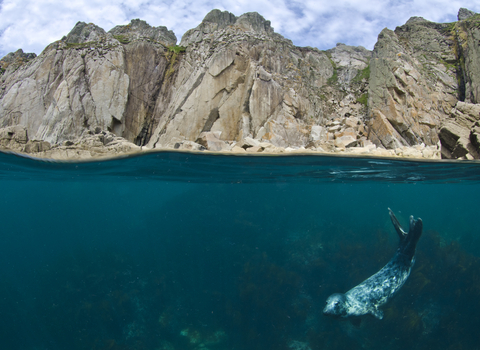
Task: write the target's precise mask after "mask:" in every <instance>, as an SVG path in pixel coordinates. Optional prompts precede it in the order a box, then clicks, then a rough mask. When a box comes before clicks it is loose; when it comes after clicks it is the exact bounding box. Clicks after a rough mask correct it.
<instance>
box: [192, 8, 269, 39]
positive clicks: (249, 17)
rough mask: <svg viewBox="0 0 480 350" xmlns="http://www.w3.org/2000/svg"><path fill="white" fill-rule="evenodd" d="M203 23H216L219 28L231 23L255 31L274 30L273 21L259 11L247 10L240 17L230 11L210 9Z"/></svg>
mask: <svg viewBox="0 0 480 350" xmlns="http://www.w3.org/2000/svg"><path fill="white" fill-rule="evenodd" d="M202 23H214V24H217V25H218V27H217V29H221V28H224V27H226V26H229V25H235V26H237V27H241V28H243V29H245V30H251V31H255V32H267V33H270V32H273V28H272V27H271V22H270V21H267V20H266V19H265V18H263V16H262V15H260V14H259V13H257V12H247V13H244V14H243V15H241V16H240V17H237V16H235V15H234V14H233V13H230V12H228V11H223V12H222V11H220V10H217V9H215V10H212V11H210V12H209V13H208V14H207V15H206V16H205V18H204V19H203V21H202Z"/></svg>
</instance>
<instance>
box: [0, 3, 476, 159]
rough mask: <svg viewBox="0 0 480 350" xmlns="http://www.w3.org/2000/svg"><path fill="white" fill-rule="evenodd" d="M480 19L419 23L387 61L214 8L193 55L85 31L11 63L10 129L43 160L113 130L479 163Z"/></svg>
mask: <svg viewBox="0 0 480 350" xmlns="http://www.w3.org/2000/svg"><path fill="white" fill-rule="evenodd" d="M479 17H480V16H479V15H476V14H474V13H472V12H471V11H468V10H465V9H461V10H460V11H459V14H458V18H459V21H458V22H455V23H447V24H439V23H433V22H429V21H427V20H425V19H423V18H421V17H413V18H411V19H410V20H409V21H408V22H407V23H406V24H405V25H403V26H400V27H397V28H396V29H395V31H391V30H389V29H384V30H383V31H382V32H381V33H380V35H379V37H378V42H377V44H376V45H375V48H374V50H373V52H371V51H369V50H366V49H365V48H363V47H352V46H347V45H344V44H337V46H336V47H335V48H332V49H330V50H327V51H320V50H318V49H315V48H311V47H296V46H294V45H293V44H292V42H291V41H290V40H288V39H285V38H284V37H282V36H281V35H279V34H277V33H275V32H274V29H273V28H272V27H271V23H270V21H268V20H265V19H264V18H263V17H262V16H261V15H259V14H258V13H246V14H244V15H241V16H239V17H237V16H235V15H233V14H231V13H229V12H222V11H219V10H213V11H211V12H210V13H209V14H208V15H207V16H206V17H205V19H204V20H203V21H202V23H200V24H199V26H198V27H196V28H194V29H191V30H189V31H187V32H186V33H185V35H184V36H183V38H182V40H181V42H180V45H179V46H177V45H176V42H177V39H176V37H175V35H174V34H173V32H172V31H169V30H167V28H165V27H151V26H149V25H148V24H147V23H146V22H145V21H141V20H138V19H137V20H132V21H131V23H130V24H128V25H125V26H117V27H115V28H113V29H112V30H110V31H109V32H105V31H104V30H103V29H102V28H100V27H98V26H96V25H94V24H86V23H83V22H78V23H77V24H76V25H75V27H74V28H73V29H72V31H71V32H70V33H69V34H68V35H67V36H65V37H64V38H63V39H62V40H60V41H58V42H55V43H52V44H51V45H49V46H48V47H47V48H45V50H44V51H43V52H42V53H41V54H40V55H39V56H38V57H36V56H35V55H34V54H25V53H23V51H21V50H19V51H17V52H15V53H11V54H8V55H7V56H5V57H4V58H3V59H2V60H0V73H1V75H0V83H1V86H0V127H2V128H4V129H2V130H10V129H8V128H14V129H15V128H18V127H21V128H23V129H22V130H25V139H26V140H27V141H26V142H29V141H28V139H32V140H35V141H32V142H34V143H35V145H32V146H29V147H27V149H29V150H42V151H41V152H45V150H44V149H45V148H46V147H47V145H46V144H40V143H39V142H47V143H48V145H51V146H50V147H52V149H54V148H55V147H60V146H61V145H63V144H64V143H65V142H72V143H75V142H76V141H77V140H79V139H81V138H82V137H85V135H87V134H86V133H87V132H90V133H91V134H92V135H96V134H97V132H96V131H98V130H105V131H104V132H108V133H109V135H116V137H119V138H122V139H124V140H125V142H130V143H133V144H136V145H138V146H146V147H147V148H179V149H195V150H201V149H204V148H207V149H210V150H215V151H224V150H234V151H238V152H242V151H250V152H251V151H255V152H258V151H267V150H279V149H288V148H290V149H305V148H308V149H312V150H321V151H342V150H343V151H347V150H354V149H356V148H362V149H363V150H365V149H387V150H388V149H391V150H398V151H393V154H399V153H402V154H407V153H408V152H407V151H406V149H407V148H408V147H409V148H412V149H414V150H417V151H418V152H423V150H424V149H427V148H428V147H434V148H435V147H437V144H438V142H439V141H440V142H441V144H442V156H443V157H449V158H450V157H453V158H458V157H464V158H478V156H479V152H477V151H476V148H475V147H477V146H476V145H478V144H479V142H478V141H477V135H478V133H477V131H478V132H480V129H479V128H480V126H479V125H478V122H477V119H475V118H474V116H472V115H471V114H470V112H465V108H466V107H465V106H470V105H473V106H476V104H477V103H478V101H479V99H480V95H479V94H480V90H479V89H480V88H479V86H480V46H479V45H478V43H479V41H480V29H479V28H480V27H479V23H480V18H479ZM472 108H473V109H472ZM472 108H471V109H472V110H474V109H475V108H476V107H472ZM466 116H468V117H466ZM477 117H478V116H477ZM466 120H468V122H466ZM459 128H460V129H459ZM15 130H17V129H15ZM18 130H20V129H18ZM5 132H6V134H5V135H7V136H5V137H3V138H2V140H4V141H2V142H3V144H2V145H3V147H9V146H8V145H10V144H13V143H12V142H11V138H10V139H8V135H9V131H5ZM457 136H458V137H457ZM479 137H480V135H479ZM247 139H248V140H254V141H255V142H257V144H255V145H251V146H249V147H245V146H244V145H245V142H246V141H245V140H247ZM8 140H9V141H8ZM479 140H480V139H479ZM7 141H8V142H7ZM15 142H16V141H15ZM251 142H252V141H249V142H248V143H251ZM17 144H21V143H18V142H17ZM25 144H26V143H25ZM236 144H237V145H236ZM19 147H20V148H21V146H19ZM62 147H63V146H62ZM254 147H255V149H254ZM406 147H407V148H406ZM425 147H427V148H425ZM477 148H478V147H477ZM249 149H250V150H249ZM428 149H429V150H430V148H428ZM23 151H25V147H23ZM359 151H360V149H359ZM39 152H40V151H39ZM412 152H413V151H412ZM429 152H430V151H429Z"/></svg>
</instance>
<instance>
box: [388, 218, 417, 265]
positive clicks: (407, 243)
mask: <svg viewBox="0 0 480 350" xmlns="http://www.w3.org/2000/svg"><path fill="white" fill-rule="evenodd" d="M388 211H389V213H390V219H391V220H392V223H393V226H394V227H395V230H396V231H397V233H398V236H399V237H400V245H399V248H398V249H399V250H400V252H401V253H403V254H405V255H407V256H409V257H412V258H413V256H414V255H415V248H416V247H417V243H418V240H419V239H420V236H421V235H422V230H423V222H422V219H420V218H418V219H417V220H415V219H414V218H413V216H410V228H409V230H408V233H406V232H405V231H404V230H403V229H402V226H401V225H400V223H399V222H398V219H397V217H396V216H395V214H393V212H392V211H391V210H390V208H388Z"/></svg>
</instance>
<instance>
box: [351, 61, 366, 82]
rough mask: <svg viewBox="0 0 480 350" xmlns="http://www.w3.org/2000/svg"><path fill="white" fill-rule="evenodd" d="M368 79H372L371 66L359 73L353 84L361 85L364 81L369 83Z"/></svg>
mask: <svg viewBox="0 0 480 350" xmlns="http://www.w3.org/2000/svg"><path fill="white" fill-rule="evenodd" d="M368 78H370V65H368V66H366V67H365V68H364V69H362V70H361V71H359V72H358V73H357V75H356V76H355V78H353V80H352V82H354V83H361V82H362V80H363V79H366V80H367V81H368Z"/></svg>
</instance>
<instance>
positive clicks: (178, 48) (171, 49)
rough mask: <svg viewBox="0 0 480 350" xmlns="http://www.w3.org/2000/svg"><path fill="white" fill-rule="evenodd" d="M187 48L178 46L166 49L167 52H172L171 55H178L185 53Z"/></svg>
mask: <svg viewBox="0 0 480 350" xmlns="http://www.w3.org/2000/svg"><path fill="white" fill-rule="evenodd" d="M186 49H187V48H185V47H183V46H179V45H172V46H169V47H168V50H169V51H171V52H173V53H176V54H179V53H181V52H185V50H186Z"/></svg>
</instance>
